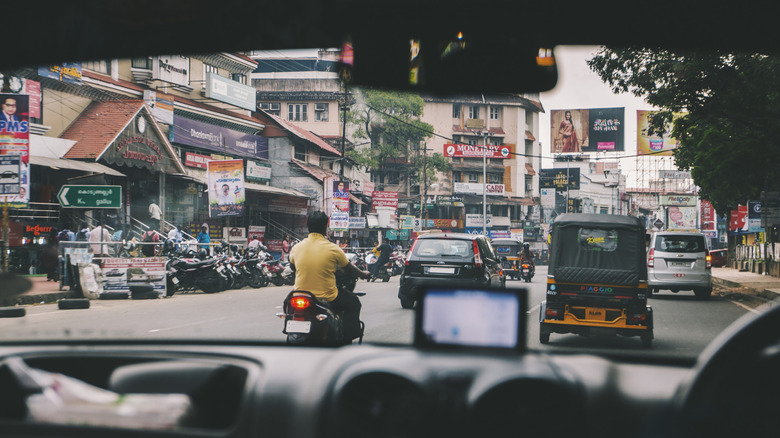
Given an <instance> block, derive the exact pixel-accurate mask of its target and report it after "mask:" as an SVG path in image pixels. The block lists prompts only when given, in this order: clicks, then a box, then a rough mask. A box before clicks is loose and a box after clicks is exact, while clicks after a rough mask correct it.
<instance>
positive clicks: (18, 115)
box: [0, 94, 30, 208]
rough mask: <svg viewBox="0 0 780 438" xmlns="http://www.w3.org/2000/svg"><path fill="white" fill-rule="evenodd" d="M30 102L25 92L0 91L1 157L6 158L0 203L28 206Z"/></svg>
mask: <svg viewBox="0 0 780 438" xmlns="http://www.w3.org/2000/svg"><path fill="white" fill-rule="evenodd" d="M29 102H30V96H28V95H26V94H0V105H1V107H2V110H1V111H0V156H4V158H5V159H4V160H3V166H2V167H3V169H4V170H3V174H2V179H3V182H4V183H5V184H3V190H4V193H3V194H0V202H8V207H11V208H27V206H28V203H29V201H30V157H29V155H30V118H29V112H30V106H29ZM8 155H13V156H15V157H18V158H11V157H7V156H8Z"/></svg>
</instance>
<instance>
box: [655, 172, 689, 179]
mask: <svg viewBox="0 0 780 438" xmlns="http://www.w3.org/2000/svg"><path fill="white" fill-rule="evenodd" d="M658 177H659V178H661V179H691V171H689V170H659V171H658Z"/></svg>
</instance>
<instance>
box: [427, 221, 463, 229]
mask: <svg viewBox="0 0 780 438" xmlns="http://www.w3.org/2000/svg"><path fill="white" fill-rule="evenodd" d="M427 226H428V228H441V229H455V228H463V221H461V220H460V219H428V224H427Z"/></svg>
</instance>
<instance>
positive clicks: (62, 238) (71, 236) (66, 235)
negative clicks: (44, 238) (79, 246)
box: [57, 226, 76, 243]
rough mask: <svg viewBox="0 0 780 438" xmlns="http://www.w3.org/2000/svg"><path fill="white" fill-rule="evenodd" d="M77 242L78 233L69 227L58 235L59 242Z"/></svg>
mask: <svg viewBox="0 0 780 438" xmlns="http://www.w3.org/2000/svg"><path fill="white" fill-rule="evenodd" d="M74 240H76V233H74V232H73V231H71V230H70V228H68V227H67V226H66V227H65V228H63V229H62V230H60V232H59V233H57V242H58V243H59V242H72V241H74Z"/></svg>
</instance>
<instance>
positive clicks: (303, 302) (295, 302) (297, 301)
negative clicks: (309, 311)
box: [290, 297, 311, 310]
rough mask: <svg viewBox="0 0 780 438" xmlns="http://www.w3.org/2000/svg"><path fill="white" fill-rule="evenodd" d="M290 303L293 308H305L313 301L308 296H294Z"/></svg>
mask: <svg viewBox="0 0 780 438" xmlns="http://www.w3.org/2000/svg"><path fill="white" fill-rule="evenodd" d="M290 305H291V306H292V307H293V309H296V310H303V309H305V308H307V307H309V306H310V305H311V301H309V299H308V298H306V297H292V299H290Z"/></svg>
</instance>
